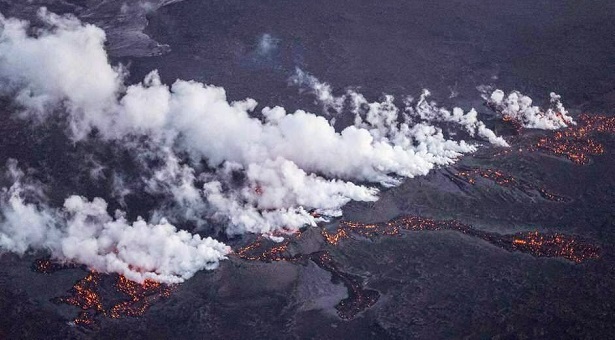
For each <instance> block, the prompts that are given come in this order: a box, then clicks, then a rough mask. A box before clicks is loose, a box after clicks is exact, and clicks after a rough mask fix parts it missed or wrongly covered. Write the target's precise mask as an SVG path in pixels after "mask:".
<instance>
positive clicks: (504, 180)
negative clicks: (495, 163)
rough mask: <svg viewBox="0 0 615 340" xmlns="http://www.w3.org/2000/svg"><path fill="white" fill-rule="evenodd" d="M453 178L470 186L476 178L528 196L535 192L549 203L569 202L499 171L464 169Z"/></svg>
mask: <svg viewBox="0 0 615 340" xmlns="http://www.w3.org/2000/svg"><path fill="white" fill-rule="evenodd" d="M454 176H455V177H456V178H461V179H462V180H463V181H465V182H466V183H469V184H472V185H473V184H476V181H477V179H478V178H484V179H487V180H490V181H492V182H494V183H496V184H498V185H500V186H503V187H510V188H515V189H517V190H520V191H522V192H524V193H526V194H528V195H531V193H532V192H533V191H535V192H537V193H538V194H540V196H542V198H544V199H546V200H549V201H554V202H565V201H568V200H569V199H568V198H566V197H564V196H561V195H558V194H555V193H553V192H550V191H548V190H547V189H545V188H542V187H538V186H536V185H533V184H531V183H529V182H526V181H524V180H521V179H518V178H515V177H514V176H512V175H509V174H507V173H505V172H503V171H501V170H494V169H480V168H475V169H465V170H462V171H459V172H457V173H456V174H455V175H454ZM449 178H451V180H455V179H454V178H452V176H449Z"/></svg>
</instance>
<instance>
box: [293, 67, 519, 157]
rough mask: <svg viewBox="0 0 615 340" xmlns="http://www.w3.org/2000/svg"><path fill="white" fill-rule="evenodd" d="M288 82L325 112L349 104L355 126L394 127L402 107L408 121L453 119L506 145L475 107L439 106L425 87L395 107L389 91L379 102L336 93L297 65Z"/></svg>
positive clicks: (380, 130)
mask: <svg viewBox="0 0 615 340" xmlns="http://www.w3.org/2000/svg"><path fill="white" fill-rule="evenodd" d="M290 82H291V83H292V84H293V85H296V86H299V87H301V88H307V89H309V90H310V91H311V92H312V93H313V94H314V95H315V96H316V99H317V100H318V102H319V103H320V104H321V105H323V106H324V107H325V108H326V109H327V111H326V112H329V111H334V112H337V113H342V112H343V109H344V108H345V105H346V104H347V105H349V106H350V107H349V109H350V111H351V112H353V113H354V114H355V126H357V127H360V128H365V129H370V130H371V129H372V128H376V130H377V131H378V133H377V135H382V134H383V133H388V132H391V131H392V130H394V129H395V128H396V126H397V125H398V124H399V121H400V117H399V112H400V111H402V112H403V113H404V114H405V118H406V121H408V122H411V121H412V118H414V119H418V120H419V121H421V122H424V123H433V122H446V123H454V124H457V125H459V126H461V127H463V128H464V129H465V130H466V131H467V132H468V133H469V134H470V136H471V137H474V136H478V137H481V138H484V139H486V140H487V141H489V143H491V144H493V145H496V146H503V147H507V146H509V145H508V143H507V142H506V141H505V140H504V138H502V137H499V136H496V134H495V133H494V132H493V131H492V130H491V129H489V128H487V127H486V126H485V124H484V123H483V122H482V121H480V120H478V113H477V112H476V110H474V109H471V110H470V111H468V112H464V111H463V110H462V109H460V108H458V107H456V108H454V109H453V110H452V111H450V110H447V109H445V108H442V107H438V106H437V105H436V103H435V102H430V101H429V100H428V99H429V96H430V92H429V91H428V90H423V93H422V94H421V96H420V97H419V100H418V101H417V102H416V103H414V101H413V100H412V98H407V99H406V100H405V101H404V104H405V106H404V107H402V108H398V107H397V106H396V105H395V104H394V97H393V96H391V95H385V96H384V100H383V101H382V102H369V101H368V100H367V99H365V97H364V96H363V95H362V94H360V93H358V92H356V91H354V90H348V91H346V94H344V95H342V96H337V97H336V96H334V95H333V93H332V91H331V87H330V86H329V84H327V83H323V82H321V81H320V80H318V78H316V77H314V76H313V75H310V74H308V73H306V72H304V71H303V70H301V69H299V68H297V69H296V70H295V73H294V74H293V75H292V76H291V77H290Z"/></svg>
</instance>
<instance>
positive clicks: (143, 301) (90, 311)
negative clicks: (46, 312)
mask: <svg viewBox="0 0 615 340" xmlns="http://www.w3.org/2000/svg"><path fill="white" fill-rule="evenodd" d="M112 276H115V277H116V282H115V284H114V285H113V289H112V290H108V289H106V290H105V289H101V286H103V281H108V280H109V278H110V277H112ZM170 294H171V287H170V286H167V285H164V284H161V283H158V282H154V281H151V280H145V281H144V282H143V283H137V282H134V281H130V280H128V279H127V278H126V277H124V276H121V275H119V276H118V275H107V274H100V273H96V272H94V271H91V272H89V273H88V275H86V277H85V278H83V279H81V280H79V281H78V282H77V283H75V285H74V286H73V288H72V289H71V290H70V295H69V296H67V297H62V298H59V299H57V301H58V302H61V303H66V304H69V305H73V306H76V307H79V308H81V309H82V311H81V312H80V313H79V315H78V316H77V318H75V319H74V320H73V322H74V323H75V324H76V325H80V326H90V327H91V326H93V325H95V318H96V316H97V315H102V316H105V317H109V318H121V317H125V316H132V317H135V316H141V315H143V314H144V313H145V312H146V311H147V309H148V308H149V307H150V306H151V304H152V303H153V302H154V301H156V300H158V299H160V298H166V297H169V295H170ZM118 296H121V297H122V299H121V300H120V301H119V302H110V303H108V306H107V304H106V303H105V300H107V299H108V300H110V301H116V300H118ZM105 297H106V298H105Z"/></svg>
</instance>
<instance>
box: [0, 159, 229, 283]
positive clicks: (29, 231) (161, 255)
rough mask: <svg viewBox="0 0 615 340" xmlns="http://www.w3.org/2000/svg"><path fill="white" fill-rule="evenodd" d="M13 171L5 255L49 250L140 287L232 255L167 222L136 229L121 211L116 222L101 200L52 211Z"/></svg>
mask: <svg viewBox="0 0 615 340" xmlns="http://www.w3.org/2000/svg"><path fill="white" fill-rule="evenodd" d="M8 168H9V172H10V176H9V177H12V180H13V181H14V183H13V184H12V185H11V186H10V187H9V188H3V189H2V193H1V198H0V217H1V221H0V250H6V251H11V252H15V253H18V254H24V253H25V252H27V251H29V250H46V251H48V252H49V253H50V254H51V256H52V258H54V259H56V260H59V261H62V262H74V263H81V264H85V265H86V266H87V267H88V268H90V269H92V270H96V271H100V272H115V273H119V274H122V275H124V276H126V277H127V278H128V279H130V280H133V281H137V282H142V281H143V280H146V279H151V280H155V281H158V282H164V283H179V282H182V281H184V280H186V279H188V278H190V277H192V276H193V275H194V273H196V272H197V271H199V270H202V269H214V268H216V267H217V266H218V262H219V261H220V260H222V259H225V258H226V257H225V255H227V254H228V253H229V252H230V248H229V247H227V246H225V245H224V244H222V243H220V242H218V241H216V240H213V239H211V238H201V237H200V236H199V235H196V234H190V233H188V232H186V231H183V230H177V229H176V228H175V227H174V226H173V225H171V224H169V223H168V222H166V221H164V220H163V221H161V222H160V223H158V224H149V223H147V222H145V221H144V220H142V219H138V220H136V221H135V222H132V223H131V222H128V221H127V220H126V218H125V217H124V214H123V213H122V212H120V211H116V214H115V217H112V216H110V215H109V214H108V213H107V203H106V202H105V201H104V200H103V199H101V198H95V199H94V200H92V201H88V200H87V199H85V198H83V197H80V196H71V197H69V198H68V199H66V201H65V202H64V207H63V208H62V209H53V208H50V207H48V206H47V205H45V204H44V202H42V197H43V195H42V194H41V190H40V186H39V185H36V184H34V183H27V182H25V179H24V174H23V173H22V172H21V171H20V170H19V169H18V168H17V167H16V162H15V161H10V162H9V167H8ZM27 200H28V201H27ZM32 201H34V202H32ZM36 201H38V202H36Z"/></svg>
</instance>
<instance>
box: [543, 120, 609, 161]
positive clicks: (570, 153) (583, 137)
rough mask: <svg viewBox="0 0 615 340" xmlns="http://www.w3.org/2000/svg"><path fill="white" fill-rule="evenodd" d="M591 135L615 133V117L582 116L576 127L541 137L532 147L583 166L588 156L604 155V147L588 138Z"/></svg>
mask: <svg viewBox="0 0 615 340" xmlns="http://www.w3.org/2000/svg"><path fill="white" fill-rule="evenodd" d="M593 133H615V117H606V116H599V115H588V114H583V115H581V116H580V117H579V124H578V125H577V126H573V127H569V128H567V129H564V130H562V131H557V132H555V133H554V134H553V135H551V136H548V137H543V138H541V139H540V140H539V141H538V142H537V143H536V144H535V145H534V147H535V148H538V149H542V150H546V151H548V152H551V153H553V154H556V155H560V156H564V157H566V158H568V159H569V160H571V161H572V162H573V163H576V164H579V165H584V164H588V163H589V162H590V156H593V155H601V154H603V153H604V146H603V145H602V144H600V143H598V142H596V141H595V140H593V139H591V138H590V135H591V134H593Z"/></svg>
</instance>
